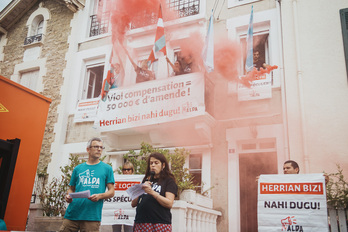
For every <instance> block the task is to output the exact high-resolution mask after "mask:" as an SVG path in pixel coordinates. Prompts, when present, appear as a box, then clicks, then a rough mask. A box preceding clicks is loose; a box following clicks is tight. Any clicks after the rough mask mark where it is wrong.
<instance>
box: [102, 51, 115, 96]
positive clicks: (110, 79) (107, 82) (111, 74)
mask: <svg viewBox="0 0 348 232" xmlns="http://www.w3.org/2000/svg"><path fill="white" fill-rule="evenodd" d="M112 56H113V51H112V50H111V55H110V60H109V63H110V69H109V70H108V74H107V76H106V78H105V79H104V82H103V86H102V90H101V94H100V96H101V99H102V101H104V102H105V101H106V99H107V96H108V92H109V90H110V89H114V88H117V85H116V78H115V70H114V68H113V67H112Z"/></svg>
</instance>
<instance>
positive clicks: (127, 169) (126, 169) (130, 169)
mask: <svg viewBox="0 0 348 232" xmlns="http://www.w3.org/2000/svg"><path fill="white" fill-rule="evenodd" d="M132 170H133V169H132V168H123V169H122V171H132Z"/></svg>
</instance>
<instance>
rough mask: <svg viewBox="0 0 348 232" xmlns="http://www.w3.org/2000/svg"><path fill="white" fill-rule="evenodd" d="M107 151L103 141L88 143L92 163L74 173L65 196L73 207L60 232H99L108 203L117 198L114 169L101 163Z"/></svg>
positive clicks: (68, 209) (81, 166)
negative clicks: (105, 205) (103, 212)
mask: <svg viewBox="0 0 348 232" xmlns="http://www.w3.org/2000/svg"><path fill="white" fill-rule="evenodd" d="M103 149H104V146H103V141H102V140H101V139H100V138H92V139H91V140H89V141H88V143H87V152H88V160H87V162H86V163H82V164H79V165H77V166H76V167H75V168H74V170H73V173H72V175H71V180H70V184H69V185H70V188H69V189H68V192H67V195H66V196H65V200H66V201H67V202H68V203H70V204H69V206H68V208H67V210H66V212H65V215H64V220H63V224H62V226H61V227H60V229H59V231H63V232H68V231H69V232H70V231H79V230H80V231H99V229H100V221H101V217H102V208H103V203H104V199H109V198H111V197H113V196H114V194H115V190H114V184H115V179H114V172H113V170H112V167H111V166H110V165H108V164H106V163H104V162H102V161H100V160H99V159H100V156H101V154H102V152H103ZM106 188H107V189H108V190H107V191H106V192H105V189H106Z"/></svg>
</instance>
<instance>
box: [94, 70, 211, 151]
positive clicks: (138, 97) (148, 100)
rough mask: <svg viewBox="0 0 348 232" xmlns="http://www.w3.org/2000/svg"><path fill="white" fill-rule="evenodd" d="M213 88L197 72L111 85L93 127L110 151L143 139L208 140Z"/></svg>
mask: <svg viewBox="0 0 348 232" xmlns="http://www.w3.org/2000/svg"><path fill="white" fill-rule="evenodd" d="M213 92H214V86H213V83H212V82H210V80H208V79H207V78H205V77H204V75H203V73H199V72H197V73H190V74H185V75H180V76H175V77H169V78H164V79H158V80H154V81H148V82H143V83H138V84H135V85H132V86H129V87H128V88H119V89H117V88H116V89H112V90H111V91H110V92H109V94H108V99H107V100H106V101H105V102H104V103H103V105H102V106H101V108H100V113H101V114H102V115H103V116H102V117H99V118H98V125H97V126H98V129H99V130H100V132H102V136H103V137H104V139H105V140H106V141H110V144H108V145H109V146H110V148H111V150H112V148H114V149H116V148H117V149H129V148H131V147H133V148H134V146H136V145H139V144H140V143H141V142H142V141H145V142H150V143H152V144H161V145H165V146H174V145H176V144H181V145H185V144H187V145H189V141H190V142H191V143H190V144H191V145H192V144H209V143H210V142H211V141H210V140H211V128H212V127H213V126H214V124H215V120H214V118H213V113H212V106H213ZM168 132H170V133H168ZM123 140H125V141H123ZM111 141H112V142H111ZM126 141H127V142H126ZM132 141H134V144H132Z"/></svg>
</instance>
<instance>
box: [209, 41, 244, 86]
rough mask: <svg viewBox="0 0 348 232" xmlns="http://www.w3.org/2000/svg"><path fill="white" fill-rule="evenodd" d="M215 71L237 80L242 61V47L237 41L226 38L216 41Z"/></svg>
mask: <svg viewBox="0 0 348 232" xmlns="http://www.w3.org/2000/svg"><path fill="white" fill-rule="evenodd" d="M214 52H215V55H214V66H215V71H216V72H217V73H219V74H220V75H221V76H222V77H224V78H226V79H227V80H230V81H236V80H237V77H238V68H239V65H240V61H241V51H240V47H239V45H238V44H237V42H235V41H231V40H228V39H226V38H224V39H220V40H218V41H217V42H216V43H215V51H214Z"/></svg>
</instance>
